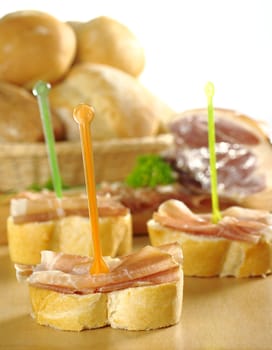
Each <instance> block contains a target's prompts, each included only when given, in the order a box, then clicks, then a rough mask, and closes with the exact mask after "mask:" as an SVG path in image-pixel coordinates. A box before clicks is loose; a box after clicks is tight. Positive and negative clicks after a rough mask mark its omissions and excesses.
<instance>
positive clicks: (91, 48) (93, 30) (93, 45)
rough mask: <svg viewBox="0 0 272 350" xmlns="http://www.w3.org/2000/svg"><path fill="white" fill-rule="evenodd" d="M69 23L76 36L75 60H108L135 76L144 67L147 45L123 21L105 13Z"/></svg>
mask: <svg viewBox="0 0 272 350" xmlns="http://www.w3.org/2000/svg"><path fill="white" fill-rule="evenodd" d="M69 24H70V25H71V26H72V27H73V28H74V30H75V33H76V37H77V54H76V62H90V63H102V64H107V65H109V66H113V67H115V68H118V69H121V70H123V71H124V72H126V73H128V74H131V75H133V76H135V77H137V76H139V75H140V73H141V72H142V71H143V69H144V66H145V53H144V49H143V47H142V45H141V44H140V42H139V40H138V39H137V38H136V36H135V35H134V34H133V33H132V32H131V31H130V30H129V29H128V28H127V27H126V26H125V25H124V24H122V23H120V22H118V21H116V20H114V19H113V18H109V17H106V16H100V17H97V18H94V19H92V20H90V21H88V22H82V23H79V22H70V23H69Z"/></svg>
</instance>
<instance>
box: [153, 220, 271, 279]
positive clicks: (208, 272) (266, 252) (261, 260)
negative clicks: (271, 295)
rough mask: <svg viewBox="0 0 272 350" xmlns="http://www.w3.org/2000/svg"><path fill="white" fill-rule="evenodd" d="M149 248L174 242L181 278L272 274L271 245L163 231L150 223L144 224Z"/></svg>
mask: <svg viewBox="0 0 272 350" xmlns="http://www.w3.org/2000/svg"><path fill="white" fill-rule="evenodd" d="M147 227H148V233H149V238H150V241H151V244H152V245H154V246H158V245H161V244H165V243H169V242H178V243H179V244H180V245H181V247H182V251H183V256H184V265H183V270H184V275H185V276H201V277H212V276H220V277H224V276H234V277H250V276H262V275H266V274H269V273H271V272H272V242H271V241H265V240H260V242H259V243H257V244H254V243H250V242H242V241H233V240H229V239H225V238H220V237H207V236H200V235H193V234H188V233H184V232H180V231H178V230H174V229H171V228H168V227H164V226H162V225H160V224H159V223H157V222H156V221H155V220H153V219H151V220H149V221H148V223H147Z"/></svg>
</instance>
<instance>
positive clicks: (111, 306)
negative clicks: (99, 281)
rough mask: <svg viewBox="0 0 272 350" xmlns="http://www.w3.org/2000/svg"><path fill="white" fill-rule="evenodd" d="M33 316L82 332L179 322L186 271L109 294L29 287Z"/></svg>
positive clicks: (46, 322) (142, 327)
mask: <svg viewBox="0 0 272 350" xmlns="http://www.w3.org/2000/svg"><path fill="white" fill-rule="evenodd" d="M30 299H31V304H32V310H33V313H32V315H33V317H34V318H35V319H36V321H37V323H38V324H40V325H46V326H50V327H54V328H57V329H60V330H69V331H81V330H84V329H94V328H98V327H103V326H106V325H110V326H111V327H113V328H120V329H127V330H134V331H137V330H138V331H139V330H148V329H156V328H161V327H167V326H171V325H174V324H176V323H178V322H179V320H180V317H181V311H182V299H183V273H182V269H181V268H180V279H179V281H178V282H171V283H164V284H158V285H152V286H145V287H135V288H127V289H124V290H120V291H114V292H109V293H93V294H86V295H79V294H64V293H59V292H55V291H52V290H48V289H43V288H40V287H35V286H30Z"/></svg>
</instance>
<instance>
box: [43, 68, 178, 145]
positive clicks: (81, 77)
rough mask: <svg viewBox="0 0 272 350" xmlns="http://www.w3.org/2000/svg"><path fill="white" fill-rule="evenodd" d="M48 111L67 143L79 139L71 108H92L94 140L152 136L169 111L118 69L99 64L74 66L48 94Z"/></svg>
mask: <svg viewBox="0 0 272 350" xmlns="http://www.w3.org/2000/svg"><path fill="white" fill-rule="evenodd" d="M49 99H50V103H51V107H52V109H53V110H54V111H55V112H56V113H57V114H58V115H59V116H60V117H61V118H62V120H63V122H64V123H65V126H66V132H67V138H68V139H69V140H77V139H79V131H78V127H77V125H76V123H75V122H74V120H73V118H72V115H73V108H74V106H76V105H77V104H79V103H82V101H84V103H87V104H90V105H92V106H94V108H95V118H94V121H93V123H92V137H93V139H95V140H108V139H114V138H134V137H143V136H153V135H156V134H158V132H159V129H160V127H161V125H162V124H163V122H164V121H165V120H166V119H170V118H171V116H172V114H173V111H172V109H171V108H170V107H168V106H167V105H166V104H165V103H163V102H162V101H161V100H160V99H159V98H157V97H155V96H153V95H152V94H151V93H150V92H149V91H148V90H147V89H146V88H145V87H144V86H143V85H142V84H140V82H139V81H138V80H137V79H136V78H134V77H132V76H130V75H129V74H127V73H125V72H122V71H121V70H119V69H116V68H113V67H110V66H107V65H102V64H91V63H85V64H83V63H82V64H78V65H75V66H73V67H72V69H71V70H70V72H69V74H68V75H67V76H66V78H65V79H64V80H63V81H62V82H61V83H59V84H57V85H55V86H54V87H53V88H52V89H51V91H50V94H49Z"/></svg>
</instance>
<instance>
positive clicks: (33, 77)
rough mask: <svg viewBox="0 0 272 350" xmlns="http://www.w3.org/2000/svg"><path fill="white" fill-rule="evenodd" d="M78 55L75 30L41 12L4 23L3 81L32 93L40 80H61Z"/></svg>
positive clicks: (0, 37) (0, 46)
mask: <svg viewBox="0 0 272 350" xmlns="http://www.w3.org/2000/svg"><path fill="white" fill-rule="evenodd" d="M75 54H76V36H75V33H74V31H73V30H72V28H71V27H70V26H69V25H68V24H66V23H63V22H61V21H59V20H58V19H56V18H54V17H53V16H51V15H49V14H47V13H43V12H39V11H18V12H14V13H10V14H8V15H6V16H4V17H2V18H1V19H0V80H4V81H8V82H10V83H14V84H17V85H21V86H24V87H27V88H29V89H31V88H32V87H33V85H34V84H35V83H36V81H37V80H45V81H48V82H50V83H53V82H56V81H57V80H60V79H61V78H62V77H63V76H64V75H65V74H66V73H67V71H68V70H69V68H70V66H71V64H72V63H73V60H74V57H75Z"/></svg>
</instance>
